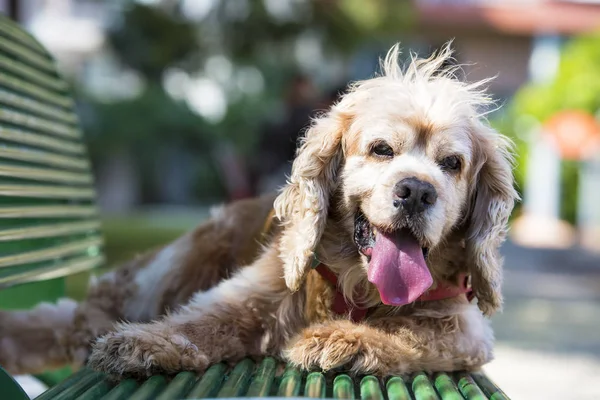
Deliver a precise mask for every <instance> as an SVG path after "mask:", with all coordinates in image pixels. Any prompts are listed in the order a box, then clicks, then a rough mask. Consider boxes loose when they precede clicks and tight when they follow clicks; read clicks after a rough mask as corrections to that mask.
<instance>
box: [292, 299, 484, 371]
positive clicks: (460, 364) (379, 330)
mask: <svg viewBox="0 0 600 400" xmlns="http://www.w3.org/2000/svg"><path fill="white" fill-rule="evenodd" d="M471 307H473V310H469V311H467V312H466V313H465V314H464V315H456V316H453V317H448V318H443V319H436V318H421V319H415V318H414V317H411V318H403V317H396V318H392V317H390V318H382V319H378V320H375V321H369V322H367V323H364V324H355V323H352V322H350V321H345V320H340V321H330V322H327V323H323V324H319V325H312V326H309V327H308V328H306V329H304V330H303V331H302V333H301V334H300V335H299V336H297V337H296V338H295V339H293V340H292V341H291V342H290V344H289V346H288V347H287V349H286V350H284V357H285V358H286V359H287V360H289V361H290V362H291V363H293V364H295V365H297V366H299V367H301V368H304V369H311V368H321V369H323V370H331V369H334V368H340V367H341V368H343V369H348V370H350V371H351V372H354V373H373V374H378V375H382V376H383V375H389V374H404V373H411V372H416V371H420V370H426V371H455V370H461V369H476V368H478V367H480V366H481V365H483V364H485V363H486V362H488V361H490V360H491V358H492V356H491V346H492V343H491V342H492V334H491V329H490V328H489V326H487V324H486V323H485V321H484V320H483V318H482V316H481V314H479V313H478V310H476V309H475V308H474V306H471ZM475 325H476V326H475Z"/></svg>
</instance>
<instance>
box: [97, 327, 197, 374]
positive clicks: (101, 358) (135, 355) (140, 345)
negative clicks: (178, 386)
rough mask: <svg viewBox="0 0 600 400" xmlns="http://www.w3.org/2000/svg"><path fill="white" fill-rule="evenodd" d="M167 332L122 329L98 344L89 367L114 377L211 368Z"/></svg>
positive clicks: (183, 341) (190, 347) (181, 338)
mask: <svg viewBox="0 0 600 400" xmlns="http://www.w3.org/2000/svg"><path fill="white" fill-rule="evenodd" d="M163 328H164V329H160V328H159V329H157V328H156V327H154V326H152V325H134V324H132V325H121V326H120V328H119V329H118V330H117V331H115V332H111V333H109V334H107V335H105V336H102V337H100V338H99V339H98V340H97V341H96V343H95V344H94V345H93V348H92V353H91V355H90V357H89V360H88V365H89V366H90V367H91V368H93V369H95V370H98V371H102V372H106V373H108V374H110V375H116V376H123V375H125V376H137V377H147V376H150V375H152V374H174V373H177V372H179V371H182V370H194V371H202V370H204V369H205V368H206V367H207V365H208V359H207V357H206V356H205V355H204V354H203V353H202V352H200V351H199V350H198V348H197V347H196V346H195V345H194V344H192V343H191V342H190V341H189V340H188V339H187V338H186V337H185V336H183V335H181V334H178V333H176V332H173V331H172V330H170V329H167V328H166V327H163Z"/></svg>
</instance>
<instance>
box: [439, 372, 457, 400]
mask: <svg viewBox="0 0 600 400" xmlns="http://www.w3.org/2000/svg"><path fill="white" fill-rule="evenodd" d="M434 385H435V388H436V389H437V392H438V393H439V394H440V396H441V397H442V400H463V396H462V395H461V394H460V391H459V390H458V388H457V387H456V385H455V384H454V382H453V381H452V378H450V377H449V376H448V374H445V373H438V374H436V375H435V376H434Z"/></svg>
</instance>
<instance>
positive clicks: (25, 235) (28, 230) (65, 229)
mask: <svg viewBox="0 0 600 400" xmlns="http://www.w3.org/2000/svg"><path fill="white" fill-rule="evenodd" d="M100 226H101V225H100V221H97V220H92V221H77V222H70V223H58V224H48V225H39V224H36V225H34V226H24V227H17V228H10V229H0V242H4V241H8V240H22V239H35V238H51V237H57V236H67V235H73V234H77V233H90V232H96V231H98V230H100Z"/></svg>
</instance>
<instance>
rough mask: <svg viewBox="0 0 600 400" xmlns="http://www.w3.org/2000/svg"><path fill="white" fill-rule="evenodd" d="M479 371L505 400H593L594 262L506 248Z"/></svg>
mask: <svg viewBox="0 0 600 400" xmlns="http://www.w3.org/2000/svg"><path fill="white" fill-rule="evenodd" d="M503 250H504V254H505V257H506V262H505V265H506V272H505V285H504V294H505V309H504V313H502V314H500V315H498V316H496V317H494V319H493V325H494V329H495V332H496V339H497V347H496V360H495V361H493V362H492V363H491V364H490V365H489V366H488V367H487V368H486V370H487V371H488V373H489V374H490V376H491V377H492V379H494V380H495V381H496V382H497V383H498V384H499V385H500V386H501V387H503V388H504V389H505V391H506V393H507V394H508V395H509V396H511V398H513V399H516V400H518V399H538V398H539V399H542V398H543V399H546V400H549V399H579V400H582V399H600V384H599V383H598V377H599V376H600V335H599V334H598V332H599V331H600V257H599V256H594V255H592V254H589V253H584V252H582V251H578V250H533V249H525V248H521V247H517V246H515V245H512V244H510V243H509V244H507V245H506V246H505V247H504V249H503Z"/></svg>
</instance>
